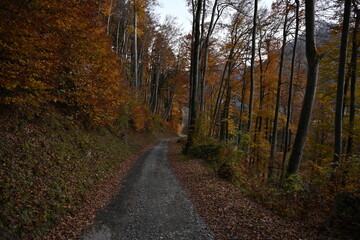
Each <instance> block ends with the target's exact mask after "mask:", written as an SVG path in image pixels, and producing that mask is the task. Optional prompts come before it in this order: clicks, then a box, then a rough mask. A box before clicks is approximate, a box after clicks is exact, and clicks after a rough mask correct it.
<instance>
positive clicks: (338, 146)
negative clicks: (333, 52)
mask: <svg viewBox="0 0 360 240" xmlns="http://www.w3.org/2000/svg"><path fill="white" fill-rule="evenodd" d="M350 14H351V0H345V8H344V20H343V27H342V33H341V46H340V60H339V70H338V81H337V92H336V110H335V142H334V159H333V167H334V168H335V167H337V166H338V164H339V161H340V158H341V150H342V128H343V106H344V105H343V101H344V84H345V69H346V57H347V56H346V55H347V42H348V36H349V24H350Z"/></svg>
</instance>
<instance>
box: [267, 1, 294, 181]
mask: <svg viewBox="0 0 360 240" xmlns="http://www.w3.org/2000/svg"><path fill="white" fill-rule="evenodd" d="M288 13H289V10H288V0H286V6H285V21H284V26H283V27H284V30H283V40H282V46H281V55H280V64H279V76H278V85H277V91H276V105H275V115H274V121H273V130H272V137H271V150H270V159H269V169H268V171H269V176H268V177H269V179H271V178H272V177H273V174H274V161H275V152H276V149H277V133H278V121H279V108H280V98H281V85H282V75H283V66H284V55H285V46H286V37H287V30H286V28H287V23H288Z"/></svg>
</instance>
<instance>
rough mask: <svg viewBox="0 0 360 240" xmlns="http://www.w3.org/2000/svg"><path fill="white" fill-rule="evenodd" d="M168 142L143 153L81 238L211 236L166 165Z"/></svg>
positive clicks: (204, 237) (205, 237)
mask: <svg viewBox="0 0 360 240" xmlns="http://www.w3.org/2000/svg"><path fill="white" fill-rule="evenodd" d="M168 142H169V140H162V141H160V142H159V143H158V144H157V145H156V146H155V147H154V148H153V149H151V150H150V151H149V152H147V153H146V154H145V155H144V156H142V157H141V158H140V159H139V160H138V161H137V162H136V163H135V165H134V166H133V168H132V169H131V170H130V172H129V174H128V176H127V177H126V178H125V180H124V188H123V189H122V190H121V191H120V192H119V194H118V195H117V196H116V197H115V198H114V199H113V200H112V201H111V202H110V204H109V205H108V206H106V207H105V208H104V209H102V210H101V211H99V212H98V214H97V216H96V223H95V226H94V227H93V228H92V229H88V230H87V231H86V232H85V233H84V234H83V236H82V239H84V240H111V239H213V237H212V234H211V233H210V231H209V230H207V228H206V225H205V223H204V222H203V221H202V220H201V218H200V216H199V215H198V213H197V212H196V210H195V208H194V206H193V204H192V203H191V202H190V200H189V199H188V197H187V195H186V193H185V191H184V190H183V189H182V187H181V186H180V184H179V182H178V180H177V179H176V177H175V175H174V173H173V172H172V171H171V170H170V168H169V165H168V156H167V152H168Z"/></svg>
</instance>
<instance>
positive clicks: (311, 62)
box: [287, 0, 321, 175]
mask: <svg viewBox="0 0 360 240" xmlns="http://www.w3.org/2000/svg"><path fill="white" fill-rule="evenodd" d="M314 24H315V0H307V1H306V2H305V27H306V58H307V62H308V67H307V82H306V90H305V96H304V101H303V105H302V108H301V113H300V119H299V124H298V128H297V131H296V136H295V141H294V145H293V149H292V152H291V155H290V159H289V165H288V168H287V175H292V174H297V173H298V171H299V167H300V162H301V158H302V154H303V150H304V146H305V142H306V136H307V133H308V130H309V125H310V119H311V114H312V109H313V105H314V100H315V93H316V85H317V79H318V68H319V62H320V59H321V57H320V56H319V54H318V53H317V50H316V45H315V37H314V32H315V26H314Z"/></svg>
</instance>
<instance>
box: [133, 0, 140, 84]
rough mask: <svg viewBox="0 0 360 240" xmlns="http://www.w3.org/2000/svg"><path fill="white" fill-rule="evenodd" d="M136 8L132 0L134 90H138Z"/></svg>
mask: <svg viewBox="0 0 360 240" xmlns="http://www.w3.org/2000/svg"><path fill="white" fill-rule="evenodd" d="M137 25H138V22H137V7H136V0H134V81H135V88H138V85H139V83H138V49H137V27H138V26H137Z"/></svg>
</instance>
